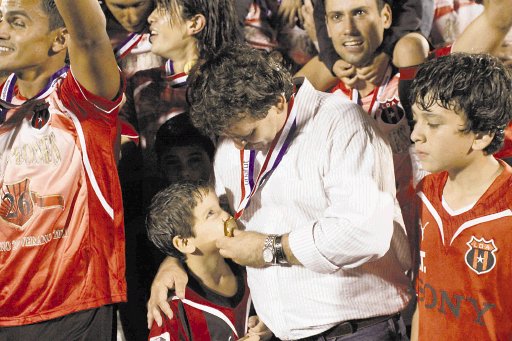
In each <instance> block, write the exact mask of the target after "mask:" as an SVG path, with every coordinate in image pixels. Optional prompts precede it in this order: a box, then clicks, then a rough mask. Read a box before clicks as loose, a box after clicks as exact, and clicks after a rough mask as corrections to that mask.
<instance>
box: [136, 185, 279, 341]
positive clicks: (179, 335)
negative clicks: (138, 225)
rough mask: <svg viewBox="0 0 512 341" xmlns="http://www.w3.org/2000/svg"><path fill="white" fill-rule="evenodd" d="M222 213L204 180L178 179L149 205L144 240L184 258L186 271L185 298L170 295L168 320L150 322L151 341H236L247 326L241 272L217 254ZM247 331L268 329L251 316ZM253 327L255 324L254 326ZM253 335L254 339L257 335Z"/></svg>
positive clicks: (225, 215) (259, 332) (222, 231)
mask: <svg viewBox="0 0 512 341" xmlns="http://www.w3.org/2000/svg"><path fill="white" fill-rule="evenodd" d="M229 218H230V215H229V214H228V213H227V212H226V211H224V210H223V209H222V208H221V207H220V205H219V200H218V198H217V196H216V194H215V191H214V190H213V188H211V187H210V186H209V185H208V184H207V183H206V182H177V183H174V184H171V185H170V186H169V187H167V188H166V189H164V190H162V191H160V192H159V193H157V194H156V195H155V196H154V197H153V200H152V202H151V205H150V207H149V213H148V216H147V221H146V225H147V230H148V236H149V239H150V240H151V241H152V242H153V243H154V244H155V245H156V246H157V247H158V248H159V249H160V250H161V251H162V252H164V253H165V254H167V255H168V256H171V257H175V258H178V259H180V260H182V261H183V262H184V265H185V267H186V271H187V273H188V274H189V282H188V286H187V289H186V294H185V297H186V299H183V300H180V299H178V298H177V297H175V296H174V297H172V298H171V300H170V302H169V303H170V306H171V309H172V310H173V313H174V317H173V318H172V319H169V318H165V319H164V321H163V324H162V325H161V326H159V325H158V324H157V323H153V326H152V328H151V332H150V340H157V339H158V338H159V337H163V338H164V339H165V340H204V341H208V340H232V339H233V340H236V339H238V338H241V337H242V336H243V335H245V332H246V331H247V329H248V323H249V321H248V319H249V308H250V305H251V299H250V295H249V288H248V286H247V284H246V279H245V270H244V269H243V268H242V267H240V266H238V265H236V264H234V263H232V262H226V260H225V259H224V258H223V257H222V256H221V255H220V253H219V249H218V248H217V246H216V244H215V243H216V240H217V238H219V237H220V236H223V235H225V233H226V232H225V226H224V225H225V222H226V221H228V219H229ZM250 323H251V326H253V327H254V329H251V330H250V331H249V333H248V334H249V335H253V336H254V337H258V336H259V337H262V339H266V338H267V337H268V338H269V337H270V336H271V333H270V332H269V331H268V329H266V327H265V326H264V325H263V324H262V323H260V322H258V321H257V317H256V316H251V322H250ZM256 325H257V326H256ZM256 339H257V338H256Z"/></svg>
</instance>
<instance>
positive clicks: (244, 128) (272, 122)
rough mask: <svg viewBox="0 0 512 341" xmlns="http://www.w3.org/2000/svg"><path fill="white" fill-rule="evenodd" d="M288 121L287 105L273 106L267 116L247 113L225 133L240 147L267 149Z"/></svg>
mask: <svg viewBox="0 0 512 341" xmlns="http://www.w3.org/2000/svg"><path fill="white" fill-rule="evenodd" d="M285 122H286V107H285V108H284V109H283V108H278V107H276V106H273V107H271V108H270V110H269V111H268V114H267V116H265V118H262V119H254V118H252V117H251V116H249V115H246V116H245V117H244V118H243V119H241V120H240V121H238V122H235V123H234V124H232V125H231V126H230V127H229V128H228V129H227V132H226V133H225V134H223V135H225V136H227V137H229V138H231V139H232V140H233V142H234V143H235V146H236V147H237V148H238V149H255V150H266V149H268V148H269V147H270V145H271V144H272V141H273V140H274V138H275V137H276V136H277V134H278V133H279V131H280V130H281V129H282V128H283V126H284V124H285Z"/></svg>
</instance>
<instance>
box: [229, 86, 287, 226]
mask: <svg viewBox="0 0 512 341" xmlns="http://www.w3.org/2000/svg"><path fill="white" fill-rule="evenodd" d="M294 100H295V94H293V95H292V96H291V98H290V101H289V103H288V113H287V114H288V115H287V118H286V122H285V124H284V127H283V128H282V129H281V131H280V132H279V133H278V135H277V136H276V137H275V138H274V140H273V141H272V144H271V145H270V149H269V151H268V153H267V157H266V158H265V161H264V162H263V166H262V167H261V170H260V172H259V173H258V176H257V178H256V181H254V166H255V162H256V151H255V150H245V149H244V150H241V151H240V166H241V174H242V179H241V189H242V195H241V199H240V203H239V204H238V209H237V212H236V213H235V216H234V217H235V219H238V218H240V217H241V216H242V214H243V213H244V210H245V208H246V207H247V206H249V202H250V200H251V198H252V196H253V195H254V194H255V193H256V191H257V190H258V188H259V187H260V186H261V184H262V183H263V182H264V181H265V180H266V179H267V178H268V177H269V176H270V175H271V174H272V172H273V171H274V170H275V169H276V168H277V166H278V165H279V163H280V162H281V160H282V159H283V156H284V154H285V153H286V150H287V149H288V146H289V145H290V141H291V138H292V136H293V133H294V132H295V129H296V128H297V123H296V118H297V108H295V107H293V102H294Z"/></svg>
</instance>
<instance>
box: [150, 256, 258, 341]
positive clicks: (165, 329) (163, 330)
mask: <svg viewBox="0 0 512 341" xmlns="http://www.w3.org/2000/svg"><path fill="white" fill-rule="evenodd" d="M230 265H231V269H232V270H233V272H234V273H235V275H236V277H237V286H238V289H237V292H236V294H235V295H234V296H232V297H224V296H221V295H219V294H217V293H215V292H213V291H211V290H209V289H208V288H206V287H205V286H203V285H201V284H200V282H199V281H198V280H197V279H196V278H194V277H193V276H192V275H191V274H190V272H189V282H188V286H187V289H186V292H185V297H186V298H185V299H184V300H180V299H178V298H177V297H176V296H173V297H171V298H170V300H169V304H170V306H171V309H172V311H173V314H174V316H173V318H172V319H169V318H167V317H165V318H164V321H163V323H162V326H161V327H159V326H158V325H157V324H156V323H153V326H152V327H151V331H150V333H149V340H150V341H171V340H172V341H178V340H179V341H192V340H200V341H209V340H212V341H228V340H229V341H231V340H237V339H239V338H241V337H242V336H243V335H245V332H246V330H247V319H248V317H249V308H250V305H251V298H250V294H249V287H248V286H247V280H246V274H245V270H244V269H243V268H242V267H239V266H237V265H232V264H231V263H230Z"/></svg>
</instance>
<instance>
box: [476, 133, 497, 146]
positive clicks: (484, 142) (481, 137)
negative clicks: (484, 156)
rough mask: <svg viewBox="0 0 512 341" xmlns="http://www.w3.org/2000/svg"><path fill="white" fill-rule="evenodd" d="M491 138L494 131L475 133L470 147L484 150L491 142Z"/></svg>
mask: <svg viewBox="0 0 512 341" xmlns="http://www.w3.org/2000/svg"><path fill="white" fill-rule="evenodd" d="M493 138H494V132H486V133H476V134H475V139H474V140H473V145H472V148H473V149H474V150H484V149H485V148H487V146H488V145H490V144H491V142H492V139H493Z"/></svg>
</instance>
